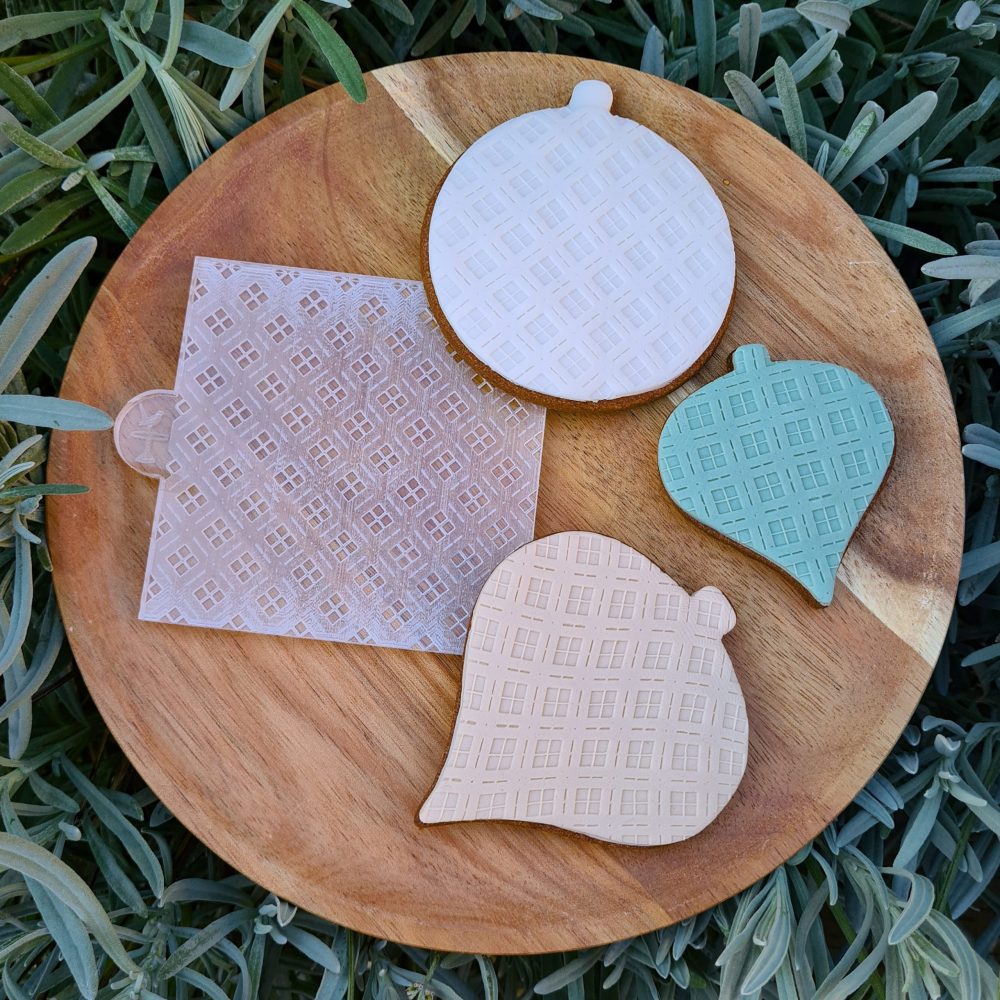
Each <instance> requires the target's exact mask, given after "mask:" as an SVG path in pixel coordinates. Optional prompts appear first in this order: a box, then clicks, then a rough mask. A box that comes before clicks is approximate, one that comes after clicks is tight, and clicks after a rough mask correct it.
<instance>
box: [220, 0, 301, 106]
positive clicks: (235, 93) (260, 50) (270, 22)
mask: <svg viewBox="0 0 1000 1000" xmlns="http://www.w3.org/2000/svg"><path fill="white" fill-rule="evenodd" d="M291 5H292V0H278V2H277V3H275V5H274V6H273V7H272V8H271V9H270V10H269V11H268V12H267V14H265V15H264V18H263V20H261V22H260V24H259V25H258V26H257V28H256V30H255V31H254V33H253V34H252V35H251V36H250V38H249V39H248V42H249V44H250V47H251V48H252V49H253V50H254V53H255V56H254V60H253V62H251V63H250V65H249V66H241V67H240V68H239V69H234V70H233V72H232V73H231V74H230V76H229V81H228V82H227V83H226V86H225V89H224V90H223V91H222V97H220V98H219V107H220V108H222V109H223V110H225V109H226V108H230V107H232V106H233V102H234V101H235V100H236V98H237V97H239V96H240V94H241V93H242V91H243V87H244V86H245V85H246V82H247V81H248V80H249V79H250V74H251V73H252V72H253V67H254V66H255V65H256V64H257V63H259V62H260V61H261V60H263V59H264V56H265V54H266V52H267V46H268V44H269V43H270V41H271V36H272V35H273V34H274V29H275V28H276V27H277V26H278V22H279V21H280V20H281V18H282V17H283V16H284V14H285V11H286V10H288V8H289V7H291Z"/></svg>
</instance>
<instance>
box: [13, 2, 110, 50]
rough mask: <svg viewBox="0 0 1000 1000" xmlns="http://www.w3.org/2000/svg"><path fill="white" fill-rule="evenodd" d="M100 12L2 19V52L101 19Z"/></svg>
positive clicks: (47, 14)
mask: <svg viewBox="0 0 1000 1000" xmlns="http://www.w3.org/2000/svg"><path fill="white" fill-rule="evenodd" d="M100 16H101V12H100V10H66V11H46V12H44V13H41V14H17V15H15V16H13V17H6V18H0V52H2V51H4V50H5V49H9V48H12V47H13V46H15V45H20V44H21V42H25V41H28V40H30V39H32V38H43V37H44V36H45V35H54V34H55V33H56V32H59V31H65V30H67V29H68V28H75V27H76V26H77V25H78V24H86V23H87V22H89V21H96V20H98V18H100Z"/></svg>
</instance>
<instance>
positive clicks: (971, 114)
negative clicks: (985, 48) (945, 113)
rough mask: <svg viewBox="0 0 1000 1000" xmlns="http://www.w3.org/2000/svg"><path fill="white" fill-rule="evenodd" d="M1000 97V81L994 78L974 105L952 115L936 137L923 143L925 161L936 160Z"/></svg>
mask: <svg viewBox="0 0 1000 1000" xmlns="http://www.w3.org/2000/svg"><path fill="white" fill-rule="evenodd" d="M998 97H1000V79H998V78H996V77H994V78H993V79H992V80H990V81H989V83H987V84H986V86H985V87H984V88H983V90H982V93H980V95H979V97H978V98H976V100H975V101H973V102H972V104H970V105H969V106H968V107H965V108H963V109H962V110H961V111H959V112H958V113H957V114H955V115H952V117H951V118H949V119H948V121H947V122H945V123H944V124H943V125H942V126H941V127H940V129H938V131H937V134H936V135H934V136H933V137H931V138H929V139H928V141H927V142H926V143H922V145H923V146H924V150H923V156H924V159H927V160H932V159H934V157H936V156H937V155H938V153H940V152H941V150H942V149H944V148H945V147H946V146H947V145H948V144H949V143H951V142H952V141H953V140H954V139H955V137H956V136H958V135H960V134H961V133H962V132H964V131H965V130H966V129H967V128H968V127H969V126H970V125H972V124H973V122H977V121H979V119H980V118H982V117H983V115H985V114H986V113H987V112H988V111H989V110H990V108H992V107H993V104H994V102H995V101H996V99H997V98H998Z"/></svg>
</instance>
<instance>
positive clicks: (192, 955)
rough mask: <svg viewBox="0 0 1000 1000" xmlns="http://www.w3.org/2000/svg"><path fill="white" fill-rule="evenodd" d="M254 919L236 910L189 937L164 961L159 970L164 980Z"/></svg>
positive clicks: (249, 914) (247, 913)
mask: <svg viewBox="0 0 1000 1000" xmlns="http://www.w3.org/2000/svg"><path fill="white" fill-rule="evenodd" d="M252 919H253V917H252V914H251V913H249V912H248V911H246V910H235V911H234V912H232V913H227V914H225V915H224V916H221V917H219V918H218V919H217V920H213V921H212V923H210V924H209V925H208V926H207V927H203V928H202V929H201V930H200V931H198V932H197V933H195V934H193V935H192V936H191V937H189V938H188V939H187V940H186V941H185V942H184V944H182V945H181V946H180V947H179V948H178V949H177V950H176V951H174V952H173V953H172V954H171V955H170V956H169V957H168V958H167V959H166V961H164V963H163V965H161V966H160V969H159V974H160V976H161V977H162V978H164V979H169V978H170V977H172V976H176V975H177V973H178V972H180V970H181V969H185V968H187V967H188V966H189V965H190V964H191V963H192V962H193V961H195V959H197V958H200V957H201V956H202V955H204V954H205V952H207V951H209V949H211V948H214V947H215V945H216V944H218V942H219V941H221V940H222V939H223V938H224V937H226V935H228V934H231V933H232V932H233V931H234V930H236V929H237V928H239V927H245V926H247V925H249V924H250V923H251V921H252Z"/></svg>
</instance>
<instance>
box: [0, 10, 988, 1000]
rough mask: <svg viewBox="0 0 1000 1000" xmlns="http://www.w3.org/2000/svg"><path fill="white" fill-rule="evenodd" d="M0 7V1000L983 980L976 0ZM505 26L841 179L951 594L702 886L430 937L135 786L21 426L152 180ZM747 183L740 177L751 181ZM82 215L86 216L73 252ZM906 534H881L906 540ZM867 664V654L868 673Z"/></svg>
mask: <svg viewBox="0 0 1000 1000" xmlns="http://www.w3.org/2000/svg"><path fill="white" fill-rule="evenodd" d="M6 7H7V11H6V13H7V17H6V18H5V19H4V20H2V21H0V98H2V103H0V264H2V268H0V316H5V317H6V319H4V321H3V325H2V327H0V388H4V387H6V392H5V394H4V395H0V455H2V456H3V457H2V458H0V595H2V597H3V600H2V602H0V672H2V674H3V681H4V699H3V703H2V707H0V721H2V725H3V729H4V731H5V735H6V748H7V750H6V756H5V757H2V758H0V824H2V832H0V872H2V874H0V998H7V1000H22V998H36V997H37V998H43V997H44V998H47V1000H64V998H65V1000H69V998H77V997H81V996H82V997H87V998H92V997H100V998H102V1000H103V998H111V997H130V998H144V1000H155V998H159V997H166V998H178V1000H186V998H190V1000H196V998H203V997H204V998H210V1000H221V998H233V1000H236V998H239V1000H255V998H268V997H270V998H282V1000H284V998H298V997H315V998H317V1000H341V998H343V997H345V996H349V997H352V998H364V1000H389V998H393V1000H395V998H402V997H403V996H404V995H405V996H407V997H408V998H411V1000H412V998H421V1000H422V998H424V997H431V996H435V997H439V998H441V1000H473V998H476V1000H478V998H484V1000H500V998H501V997H502V998H504V1000H515V998H517V1000H527V998H528V997H529V996H530V995H531V994H532V993H535V994H538V995H539V996H547V995H556V996H566V997H567V998H568V1000H582V998H584V997H587V996H594V997H597V996H604V995H607V996H609V997H615V998H622V1000H646V998H648V1000H667V998H671V997H691V998H696V1000H701V998H717V997H724V998H728V1000H736V998H750V1000H755V998H766V1000H772V998H777V1000H792V998H797V997H798V998H807V997H821V998H824V1000H833V998H847V997H872V998H877V1000H886V998H888V1000H896V998H903V997H907V998H911V997H912V998H916V1000H922V998H926V997H938V996H946V997H954V998H961V1000H979V998H983V1000H985V998H988V997H994V996H996V995H997V989H998V986H997V977H996V972H995V960H994V959H993V957H992V955H993V952H994V951H995V948H996V945H997V941H998V939H1000V894H998V890H997V878H996V875H997V871H998V868H1000V807H998V796H1000V707H998V704H1000V702H998V680H1000V636H998V632H1000V625H998V618H997V611H998V609H1000V584H998V577H1000V540H998V535H1000V528H998V514H1000V478H998V477H1000V472H998V471H997V470H1000V392H998V388H1000V385H998V377H1000V376H998V362H1000V239H998V237H997V231H996V228H995V225H996V213H995V209H994V207H993V202H994V193H993V184H994V182H995V181H996V180H997V179H1000V170H998V169H997V167H996V166H995V165H994V164H995V163H996V161H997V159H998V154H1000V129H998V123H1000V111H998V109H1000V100H998V99H1000V80H998V78H1000V54H998V47H997V42H996V31H997V24H998V22H1000V4H998V3H996V2H988V0H875V2H872V0H799V2H797V3H795V4H793V5H790V6H780V5H779V3H778V2H775V0H766V2H763V3H759V4H758V3H747V4H743V5H742V6H739V5H737V4H735V3H732V2H729V0H715V2H714V3H713V0H622V2H618V0H604V2H602V0H518V2H517V3H515V2H513V0H511V2H508V3H506V4H503V3H497V2H496V0H413V2H411V3H410V4H409V5H408V4H407V2H406V0H357V3H356V5H355V4H353V3H352V0H334V2H332V3H331V2H324V0H224V2H222V3H198V2H193V3H192V2H188V3H185V2H184V0H51V2H44V0H43V2H32V0H6ZM511 48H514V49H524V48H531V49H536V50H539V51H544V52H563V53H575V54H579V55H584V56H590V57H594V58H598V59H605V60H609V61H611V62H615V63H620V64H624V65H630V66H640V67H641V68H642V69H643V70H645V71H646V72H649V73H653V74H655V75H659V76H663V77H665V78H667V79H669V80H672V81H674V82H676V83H680V84H683V85H687V86H691V87H695V88H697V89H699V90H700V91H702V92H703V93H705V94H708V95H710V96H712V97H714V98H715V99H717V100H719V101H721V102H723V103H725V104H727V105H728V106H730V107H733V108H735V109H737V110H738V111H739V112H740V113H741V114H743V115H745V116H746V117H748V118H750V119H751V120H752V121H754V122H756V123H757V124H758V125H760V127H762V128H763V129H765V130H766V131H768V132H770V133H772V134H773V135H775V136H777V137H778V138H779V139H781V140H782V141H784V142H786V143H787V144H788V145H789V146H790V147H791V148H792V149H793V150H794V151H795V152H796V153H797V154H798V155H799V156H801V157H802V158H804V159H805V160H807V162H809V163H810V164H811V165H812V166H813V167H814V169H816V170H817V171H818V172H819V173H821V174H822V175H823V176H824V177H825V178H826V179H827V180H828V181H829V182H830V184H831V185H832V186H833V187H834V188H835V189H836V190H838V191H839V192H840V194H841V195H842V196H843V197H844V198H845V199H847V201H848V202H849V203H850V204H851V205H852V207H853V208H854V209H855V210H856V211H857V212H858V213H859V214H860V215H861V217H862V218H863V219H864V221H865V223H866V224H867V225H868V227H869V228H870V229H871V230H872V232H873V233H875V234H876V235H877V236H878V238H879V239H880V240H881V241H882V242H883V244H884V245H885V247H886V249H887V250H888V252H889V253H890V254H891V255H892V257H893V258H894V259H895V260H896V263H897V265H898V266H899V268H900V270H901V271H902V273H903V275H904V276H905V278H906V279H907V281H908V283H909V284H910V287H911V289H912V290H913V294H914V296H915V298H916V300H917V301H918V303H919V304H920V306H921V309H922V310H923V313H924V315H925V317H926V319H927V321H928V323H929V325H930V328H931V332H932V334H933V337H934V341H935V343H936V344H937V347H938V349H939V351H940V353H941V357H942V361H943V363H944V366H945V371H946V373H947V376H948V379H949V382H950V385H951V387H952V391H953V394H954V398H955V402H956V408H957V412H958V416H959V422H960V425H961V427H962V428H963V433H964V440H965V448H964V452H965V455H966V457H967V463H966V494H967V505H968V515H969V516H968V531H967V540H966V555H965V559H964V562H963V566H962V581H961V584H960V589H959V594H958V605H957V609H956V612H955V615H954V618H953V620H952V624H951V628H950V630H949V634H948V638H947V641H946V644H945V648H944V650H943V652H942V654H941V658H940V660H939V662H938V664H937V667H936V670H935V672H934V677H933V681H932V683H931V686H930V687H929V689H928V691H927V693H926V695H925V697H924V699H923V702H922V704H921V706H920V708H919V710H918V712H917V714H916V716H915V718H914V719H913V722H912V724H911V725H910V726H909V727H908V728H907V729H906V731H905V732H904V734H903V736H902V738H901V740H900V742H899V744H898V746H897V747H896V749H895V750H894V752H893V753H892V754H891V755H890V757H889V759H888V760H887V761H886V762H885V764H884V765H883V766H882V768H881V769H880V770H879V772H878V774H876V775H875V777H873V778H872V780H871V782H870V783H869V784H868V785H867V786H866V788H865V789H864V790H863V791H862V792H861V793H859V795H858V797H857V799H856V800H855V802H854V803H853V805H852V806H851V807H850V808H849V809H848V810H847V811H846V812H845V813H844V815H843V816H841V817H839V818H838V819H837V820H836V821H835V822H834V823H833V824H832V826H831V827H830V828H829V829H827V830H826V831H825V832H824V833H823V834H822V836H820V837H819V838H817V840H816V841H815V842H813V843H811V844H809V845H807V846H806V847H804V848H803V849H802V850H801V851H800V852H799V853H798V854H797V855H796V856H795V857H793V858H792V859H791V860H790V861H789V862H788V863H787V864H785V865H783V866H782V867H781V868H779V869H778V870H777V871H775V872H774V873H773V874H771V875H770V876H768V877H767V878H765V879H763V880H762V881H761V882H759V883H758V884H757V885H755V886H752V887H751V888H750V889H748V890H746V891H745V892H743V893H740V894H739V895H737V896H736V897H734V898H733V899H732V900H729V901H728V902H726V903H723V904H721V905H720V906H717V907H715V908H714V909H712V910H710V911H708V912H706V913H703V914H701V915H700V916H698V917H695V918H692V919H690V920H687V921H684V922H683V923H681V924H678V925H676V926H674V927H669V928H666V929H664V930H661V931H657V932H655V933H651V934H648V935H646V936H644V937H641V938H637V939H634V940H630V941H622V942H618V943H616V944H612V945H608V946H606V947H601V948H595V949H591V950H589V951H585V952H581V953H579V954H568V955H557V956H544V957H532V958H496V959H490V958H488V957H483V956H470V955H443V954H432V953H428V952H425V951H421V950H419V949H415V948H408V947H404V946H401V945H397V944H392V943H388V942H384V941H374V940H370V939H367V938H364V937H362V936H360V935H357V934H353V933H351V932H349V931H347V930H345V929H343V928H338V927H334V926H332V925H330V924H328V923H325V922H324V921H322V920H319V919H318V918H315V917H313V916H310V915H309V914H306V913H304V912H301V911H297V910H296V909H295V908H294V907H292V906H290V905H288V904H286V903H285V902H283V901H281V900H279V899H276V898H275V897H274V896H272V895H270V894H269V893H267V892H266V891H265V890H264V889H261V888H259V887H257V886H254V885H252V884H251V883H249V882H248V881H246V880H245V879H243V878H242V877H240V876H237V875H234V874H233V873H232V872H231V871H230V870H228V869H227V868H226V866H225V865H224V864H223V863H222V862H220V861H219V860H218V859H216V858H215V857H213V856H212V855H211V854H210V853H209V852H208V851H207V850H206V849H205V848H204V847H202V846H201V845H200V844H199V843H198V842H197V841H195V840H194V839H193V838H192V837H191V836H190V835H189V834H188V833H187V832H186V831H185V830H184V829H183V828H182V827H181V826H180V825H179V824H178V823H177V822H176V821H175V820H173V819H172V817H171V816H170V815H169V814H168V813H167V812H166V810H165V809H164V808H163V806H162V805H161V804H159V803H158V802H157V801H156V799H155V797H154V796H153V795H152V793H150V792H149V791H148V790H147V789H145V788H143V787H142V785H141V783H140V782H139V781H138V780H137V778H136V776H135V775H134V773H133V772H132V771H131V769H130V768H129V766H128V764H127V762H126V761H125V760H124V759H123V757H122V755H121V754H120V752H119V751H118V749H117V748H116V747H115V746H114V744H113V743H112V742H111V741H110V739H109V738H108V735H107V733H106V731H105V729H104V727H103V725H102V723H101V721H100V719H99V717H98V716H97V715H96V713H95V710H94V708H93V706H92V704H91V703H90V701H89V700H88V698H87V696H86V693H85V691H84V689H83V687H82V685H81V682H80V679H79V675H78V673H77V671H76V669H75V667H74V664H73V662H72V659H71V656H70V653H69V650H68V647H66V645H65V643H64V641H63V634H62V630H61V627H60V624H59V618H58V613H57V611H56V609H55V605H54V602H53V599H52V587H51V580H50V576H49V569H50V563H49V558H48V553H47V549H46V542H45V531H44V510H43V495H44V493H45V492H52V491H54V490H59V491H63V492H66V491H71V490H72V489H74V487H72V486H43V485H42V481H43V480H42V467H43V464H44V460H45V438H44V436H43V434H40V433H38V432H37V429H38V428H43V429H44V428H47V427H53V426H58V427H63V428H67V429H69V428H80V429H81V430H88V429H89V430H97V429H99V428H101V427H104V426H106V424H107V420H106V418H104V417H103V416H102V415H101V414H98V413H97V412H96V411H93V410H91V409H90V408H86V407H80V406H78V405H75V404H70V403H65V404H62V403H58V402H56V401H53V400H52V399H50V398H46V397H50V396H51V395H52V394H53V393H54V391H55V390H56V389H57V387H58V383H59V379H60V376H61V373H62V370H63V367H64V365H65V362H66V359H67V357H68V354H69V350H70V347H71V345H72V341H73V338H74V336H75V334H76V331H77V329H78V328H79V325H80V322H81V320H82V318H83V315H84V314H85V311H86V308H87V306H88V304H89V302H90V300H91V298H92V296H93V293H94V291H95V289H96V286H97V284H98V283H99V281H100V279H101V278H102V276H103V275H104V274H105V273H106V271H107V269H108V267H109V266H110V264H111V263H112V261H113V259H114V257H115V256H116V254H117V253H118V251H119V250H120V248H121V247H122V246H123V245H124V243H125V242H126V241H127V239H128V238H129V236H131V235H132V233H133V232H134V231H135V229H136V227H137V226H138V225H139V224H141V222H142V221H143V219H145V218H146V216H147V215H148V214H149V213H150V211H152V209H153V207H154V206H155V205H156V204H157V203H158V202H159V201H160V200H161V199H162V198H163V197H164V196H165V194H166V193H167V192H168V191H169V190H170V189H171V188H172V187H174V186H175V185H176V184H177V183H179V181H180V180H181V179H183V177H184V176H185V175H186V174H187V173H188V172H189V171H190V170H191V169H192V168H193V167H195V166H197V165H198V163H200V162H201V161H202V160H203V159H204V158H205V157H206V156H207V155H208V154H209V153H210V151H211V150H212V149H214V148H217V147H218V146H219V145H221V144H222V143H224V142H225V141H226V140H227V139H228V138H230V137H232V136H233V135H235V134H236V133H238V132H240V131H241V130H242V129H244V128H246V127H248V125H249V124H250V123H251V122H252V121H254V120H256V119H259V118H260V117H262V116H263V115H265V114H266V113H267V112H268V111H270V110H272V109H273V108H275V107H278V106H280V105H282V104H285V103H288V102H290V101H293V100H295V99H296V98H298V97H300V96H302V94H303V93H305V92H306V91H307V90H310V89H313V88H315V87H317V86H322V85H324V84H326V83H329V82H333V81H334V80H337V79H339V80H340V81H341V82H342V83H343V84H344V86H345V87H346V89H347V90H348V92H349V93H350V94H351V95H352V97H354V98H355V99H357V100H363V99H364V97H365V85H364V80H363V78H362V76H361V70H365V69H369V68H373V67H377V66H380V65H384V64H387V63H392V62H397V61H399V60H402V59H406V58H410V57H416V56H422V55H428V54H437V53H441V52H451V51H470V50H471V51H475V50H491V49H511ZM766 182H767V180H766V179H763V180H762V183H766ZM90 237H97V238H98V243H97V247H98V248H99V252H98V253H97V255H96V257H94V258H93V259H92V255H94V253H95V244H94V241H93V240H92V239H90ZM919 543H920V540H919V538H914V540H913V544H914V545H919ZM877 668H878V666H877V664H874V665H872V669H877Z"/></svg>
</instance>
